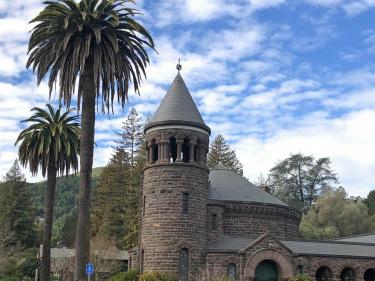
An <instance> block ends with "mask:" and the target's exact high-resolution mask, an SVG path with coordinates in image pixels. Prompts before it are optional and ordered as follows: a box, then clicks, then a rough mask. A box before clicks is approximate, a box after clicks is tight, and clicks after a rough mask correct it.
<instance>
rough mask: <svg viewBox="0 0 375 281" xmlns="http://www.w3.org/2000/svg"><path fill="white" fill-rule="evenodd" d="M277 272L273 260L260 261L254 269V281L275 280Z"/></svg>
mask: <svg viewBox="0 0 375 281" xmlns="http://www.w3.org/2000/svg"><path fill="white" fill-rule="evenodd" d="M277 280H278V273H277V267H276V264H275V263H274V262H273V261H270V260H265V261H262V262H261V263H260V264H258V266H257V267H256V269H255V281H277Z"/></svg>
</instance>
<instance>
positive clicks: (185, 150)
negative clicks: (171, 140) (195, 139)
mask: <svg viewBox="0 0 375 281" xmlns="http://www.w3.org/2000/svg"><path fill="white" fill-rule="evenodd" d="M181 150H182V161H184V162H185V163H187V162H189V160H190V141H189V139H188V138H185V139H184V143H183V144H182V148H181Z"/></svg>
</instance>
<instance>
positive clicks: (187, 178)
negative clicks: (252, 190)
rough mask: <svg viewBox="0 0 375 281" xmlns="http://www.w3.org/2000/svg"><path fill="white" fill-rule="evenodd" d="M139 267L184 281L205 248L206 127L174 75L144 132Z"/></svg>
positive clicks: (180, 82) (194, 267) (198, 263)
mask: <svg viewBox="0 0 375 281" xmlns="http://www.w3.org/2000/svg"><path fill="white" fill-rule="evenodd" d="M145 133H146V140H147V164H146V167H145V169H144V179H143V198H142V199H143V203H142V205H143V206H142V228H141V245H140V263H141V270H142V271H164V272H169V273H172V274H175V275H177V276H178V277H179V278H180V280H182V281H186V280H188V276H189V275H191V274H194V272H195V271H196V270H197V269H198V267H200V266H202V260H203V250H204V248H205V246H206V243H207V230H206V221H207V215H206V214H207V212H206V211H207V210H206V209H207V200H208V174H209V170H208V168H207V164H206V162H207V161H206V160H207V152H208V145H209V135H210V128H209V127H207V126H206V125H205V123H204V121H203V119H202V116H201V114H200V113H199V111H198V109H197V107H196V105H195V103H194V101H193V98H192V97H191V95H190V93H189V91H188V89H187V87H186V85H185V82H184V80H183V79H182V77H181V75H180V73H178V74H177V76H176V77H175V79H174V81H173V83H172V85H171V86H170V88H169V90H168V92H167V94H166V95H165V97H164V99H163V100H162V102H161V104H160V105H159V107H158V109H157V110H156V113H155V115H154V116H153V118H152V119H151V121H150V123H148V125H147V126H146V128H145Z"/></svg>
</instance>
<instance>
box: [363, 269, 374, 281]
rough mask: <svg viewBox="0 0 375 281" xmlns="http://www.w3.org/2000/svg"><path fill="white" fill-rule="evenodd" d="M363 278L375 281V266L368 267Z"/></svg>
mask: <svg viewBox="0 0 375 281" xmlns="http://www.w3.org/2000/svg"><path fill="white" fill-rule="evenodd" d="M363 279H365V281H375V268H370V269H367V270H366V272H365V275H364V276H363Z"/></svg>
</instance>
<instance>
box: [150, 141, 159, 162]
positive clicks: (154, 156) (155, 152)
mask: <svg viewBox="0 0 375 281" xmlns="http://www.w3.org/2000/svg"><path fill="white" fill-rule="evenodd" d="M158 159H159V146H158V145H157V143H156V140H155V139H152V141H151V162H152V163H154V162H156V161H158Z"/></svg>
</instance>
